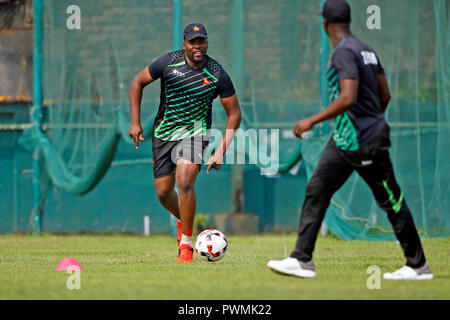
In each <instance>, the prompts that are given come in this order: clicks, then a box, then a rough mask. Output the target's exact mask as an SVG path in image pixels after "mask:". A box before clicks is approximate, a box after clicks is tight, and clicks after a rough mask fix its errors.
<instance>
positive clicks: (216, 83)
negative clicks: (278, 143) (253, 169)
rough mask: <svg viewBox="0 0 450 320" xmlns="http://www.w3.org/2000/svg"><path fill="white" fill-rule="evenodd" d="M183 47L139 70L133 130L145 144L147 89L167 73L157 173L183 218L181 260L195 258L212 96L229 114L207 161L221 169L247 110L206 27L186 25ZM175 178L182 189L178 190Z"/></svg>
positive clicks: (165, 201) (171, 207) (165, 198)
mask: <svg viewBox="0 0 450 320" xmlns="http://www.w3.org/2000/svg"><path fill="white" fill-rule="evenodd" d="M183 36H184V41H183V48H184V49H183V50H178V51H174V52H169V53H167V54H165V55H163V56H161V57H160V58H158V59H157V60H156V61H154V62H153V63H152V64H151V65H150V66H149V67H148V68H144V69H143V70H142V71H141V72H139V73H138V75H136V77H135V78H134V80H133V82H132V83H131V86H130V110H131V126H130V131H129V134H130V136H131V137H132V138H133V140H134V142H135V143H136V148H138V147H139V140H144V138H143V130H142V126H141V122H140V108H141V100H142V90H143V89H144V87H145V86H146V85H148V84H149V83H151V82H153V81H154V80H157V79H159V78H161V102H160V105H159V109H158V113H157V115H156V118H155V123H154V126H153V131H152V148H153V175H154V177H155V190H156V194H157V196H158V199H159V201H160V202H161V204H162V205H163V206H164V207H165V208H166V209H167V210H168V211H169V212H170V213H171V214H173V215H174V216H175V217H176V218H177V243H178V258H177V259H176V261H178V262H188V263H189V262H192V259H193V248H192V228H193V224H194V217H195V210H196V203H197V199H196V194H195V190H194V184H195V180H196V178H197V175H198V173H199V171H200V169H201V166H202V161H203V158H204V156H205V153H206V148H207V146H208V142H209V132H208V130H209V129H210V128H211V120H212V112H211V108H212V101H213V100H214V99H215V98H217V96H220V101H221V103H222V105H223V107H224V109H225V112H226V113H227V116H228V122H227V124H226V128H225V134H224V136H223V138H222V141H221V142H220V144H219V145H218V147H217V149H216V151H215V152H214V154H213V155H212V156H211V157H210V159H209V160H208V162H207V163H206V164H205V165H207V166H208V169H207V172H208V173H209V171H210V170H211V169H215V170H219V169H220V167H221V165H222V163H223V156H224V154H225V151H226V150H227V148H228V146H229V145H230V142H231V140H232V139H233V136H234V132H235V130H237V129H238V128H239V124H240V121H241V110H240V107H239V102H238V100H237V97H236V94H235V90H234V87H233V83H232V82H231V79H230V77H229V76H228V74H227V73H226V72H225V70H224V69H223V68H222V66H221V65H220V64H219V63H218V62H217V61H215V60H214V59H212V58H211V57H209V56H208V55H207V54H206V52H207V49H208V36H207V33H206V29H205V27H204V26H203V25H202V24H200V23H193V24H189V25H188V26H186V28H185V29H184V34H183ZM175 182H176V184H177V187H178V193H177V192H176V191H175V190H174V187H175Z"/></svg>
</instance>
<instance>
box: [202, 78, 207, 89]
mask: <svg viewBox="0 0 450 320" xmlns="http://www.w3.org/2000/svg"><path fill="white" fill-rule="evenodd" d="M202 80H203V85H204V86H207V87H208V86H209V80H208V78H203V79H202Z"/></svg>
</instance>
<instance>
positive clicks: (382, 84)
mask: <svg viewBox="0 0 450 320" xmlns="http://www.w3.org/2000/svg"><path fill="white" fill-rule="evenodd" d="M377 80H378V97H379V98H380V105H381V112H383V113H385V112H386V109H387V107H388V104H389V101H390V100H391V92H390V91H389V85H388V83H387V80H386V77H385V76H384V75H382V74H379V75H378V77H377Z"/></svg>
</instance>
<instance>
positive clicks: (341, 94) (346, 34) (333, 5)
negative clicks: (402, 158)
mask: <svg viewBox="0 0 450 320" xmlns="http://www.w3.org/2000/svg"><path fill="white" fill-rule="evenodd" d="M321 14H322V16H323V19H324V20H323V25H324V28H325V30H326V32H327V34H328V36H329V37H330V39H331V41H332V43H333V46H334V47H335V51H334V53H333V56H332V58H331V63H330V67H329V70H328V72H327V80H328V94H329V99H330V105H329V107H328V108H327V109H325V110H324V111H322V112H319V113H318V114H316V115H314V116H313V117H311V118H307V119H302V120H300V121H298V122H297V124H296V125H295V127H294V134H295V135H296V136H297V137H299V138H300V137H301V135H302V133H303V132H305V131H307V130H310V129H311V128H312V127H313V126H314V125H315V124H317V123H319V122H322V121H324V120H328V119H331V118H335V125H334V133H333V136H332V137H331V139H330V141H329V142H328V144H327V146H326V148H325V150H324V152H323V154H322V157H321V158H320V160H319V163H318V165H317V167H316V169H315V171H314V174H313V176H312V177H311V179H310V180H309V181H308V184H307V186H306V192H305V201H304V203H303V209H302V214H301V219H300V227H299V232H298V239H297V244H296V248H295V250H294V251H293V252H292V254H291V256H290V257H289V258H287V259H284V260H281V261H275V260H272V261H269V263H268V267H269V268H270V269H272V270H273V271H276V272H279V273H283V274H288V275H294V276H298V277H306V278H312V277H315V275H316V273H315V271H314V264H313V262H312V253H313V251H314V245H315V242H316V238H317V234H318V231H319V229H320V226H321V224H322V221H323V218H324V216H325V212H326V210H327V208H328V206H329V204H330V201H331V197H332V196H333V194H334V193H335V192H336V191H337V190H338V189H339V188H340V187H341V186H342V185H343V184H344V182H345V181H346V180H347V179H348V177H349V176H350V175H351V173H352V172H353V171H356V172H358V174H359V175H360V176H361V178H363V179H364V181H365V182H366V183H367V184H368V186H369V187H370V188H371V190H372V192H373V194H374V196H375V199H376V201H377V203H378V205H379V206H380V207H381V208H382V209H383V210H385V211H386V212H387V214H388V218H389V221H390V222H391V224H392V226H393V228H394V232H395V235H396V236H397V238H398V240H399V242H400V244H401V246H402V248H403V252H404V254H405V257H406V266H404V267H403V268H401V269H399V270H397V271H395V272H393V273H386V274H384V278H385V279H431V278H432V277H433V275H432V274H431V271H430V269H429V268H428V265H427V264H426V261H425V255H424V252H423V249H422V245H421V242H420V239H419V235H418V233H417V230H416V227H415V225H414V222H413V219H412V216H411V212H410V210H409V208H408V206H407V204H406V201H405V197H404V195H403V192H402V190H401V189H400V187H399V185H398V184H397V181H396V179H395V176H394V171H393V167H392V162H391V159H390V156H389V147H390V145H391V144H390V139H389V126H388V124H387V123H386V120H385V118H384V112H385V110H386V108H387V105H388V102H389V100H390V92H389V87H388V84H387V81H386V77H385V75H384V70H383V67H382V66H381V63H380V61H379V59H378V56H377V55H376V53H375V52H374V51H373V50H372V49H371V48H370V47H369V46H367V45H365V44H364V43H363V42H362V41H361V40H359V39H358V38H356V37H355V36H353V35H352V34H351V32H350V16H351V15H350V6H349V5H348V3H347V2H346V1H345V0H328V1H327V2H326V3H325V4H324V7H323V11H322V13H321Z"/></svg>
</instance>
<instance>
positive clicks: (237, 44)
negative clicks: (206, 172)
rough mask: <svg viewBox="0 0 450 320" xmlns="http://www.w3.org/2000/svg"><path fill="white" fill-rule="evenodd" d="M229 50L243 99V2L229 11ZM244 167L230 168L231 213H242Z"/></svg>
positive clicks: (240, 96) (234, 80)
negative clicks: (230, 50)
mask: <svg viewBox="0 0 450 320" xmlns="http://www.w3.org/2000/svg"><path fill="white" fill-rule="evenodd" d="M231 10H232V11H231V17H232V19H233V20H232V24H231V34H232V38H231V39H230V41H231V48H233V69H232V71H233V82H234V84H235V87H236V94H237V96H238V98H240V99H243V94H242V93H243V88H244V1H243V0H234V1H233V5H232V9H231ZM243 196H244V165H242V164H235V165H233V166H232V167H231V211H232V212H233V213H237V212H243V211H244V210H243Z"/></svg>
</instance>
